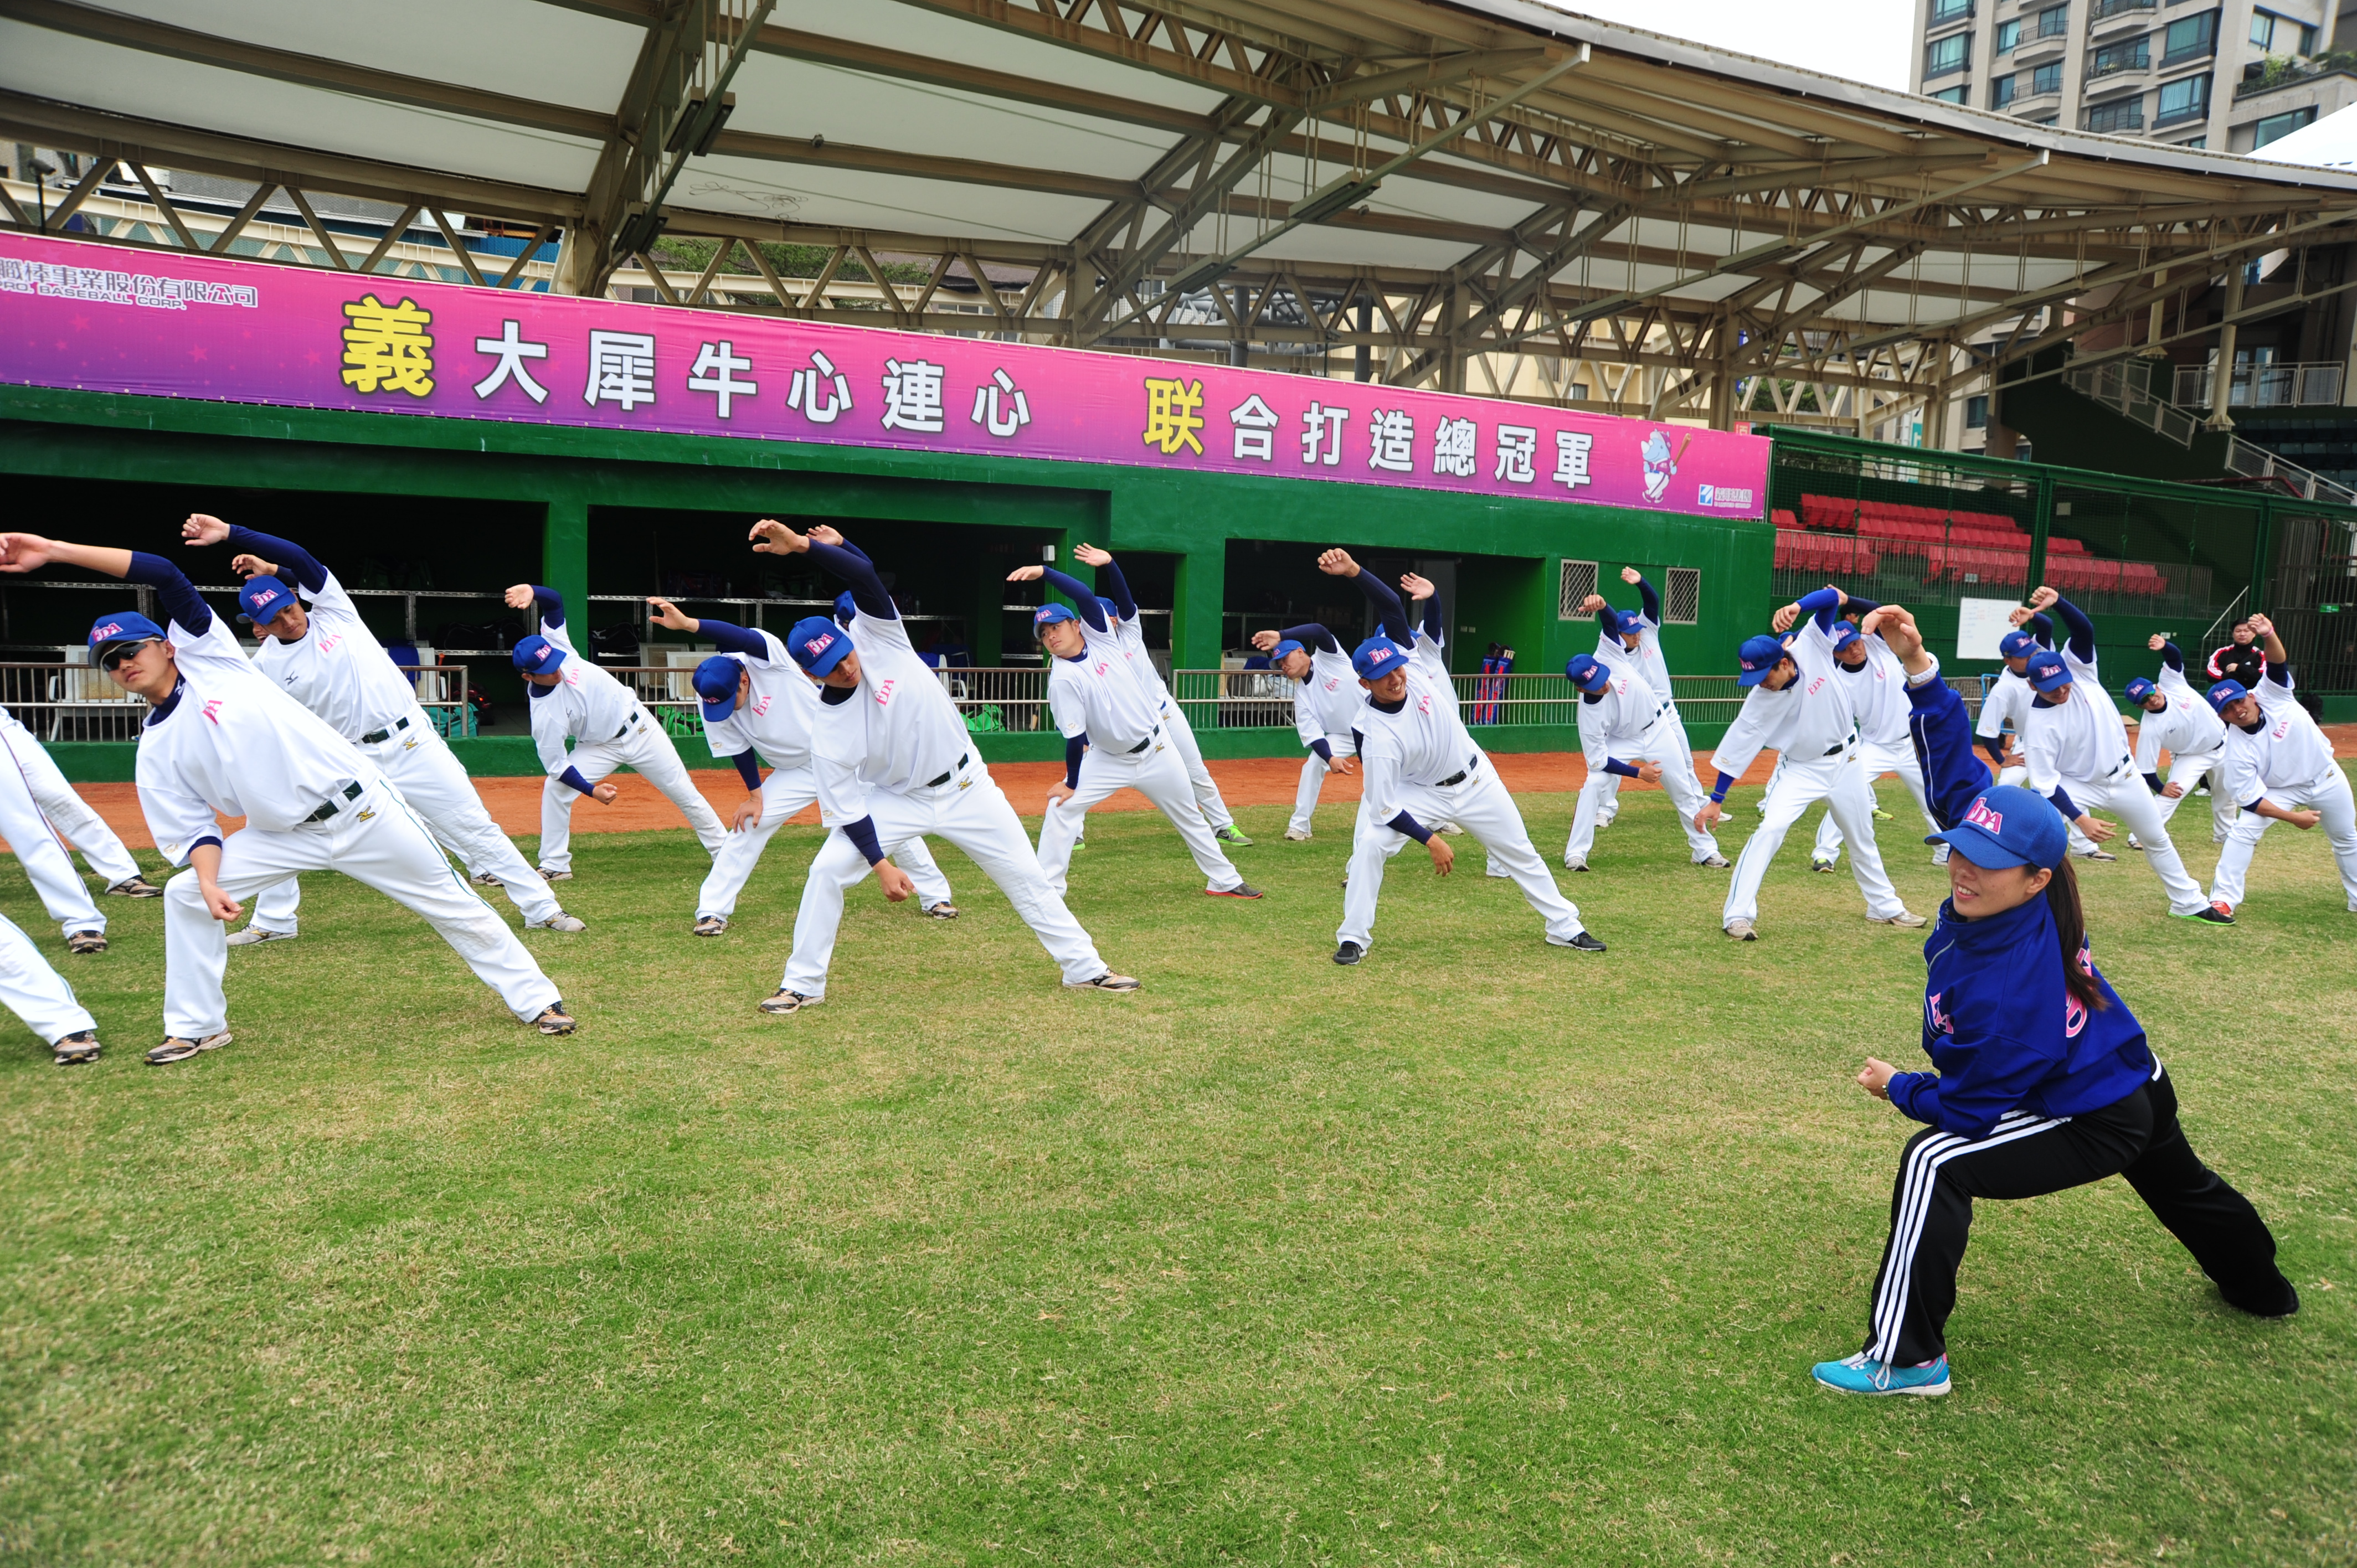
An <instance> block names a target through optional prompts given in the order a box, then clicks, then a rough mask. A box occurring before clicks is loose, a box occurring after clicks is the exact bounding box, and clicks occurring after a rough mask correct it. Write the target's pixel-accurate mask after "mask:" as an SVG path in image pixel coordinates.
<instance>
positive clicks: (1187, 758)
mask: <svg viewBox="0 0 2357 1568" xmlns="http://www.w3.org/2000/svg"><path fill="white" fill-rule="evenodd" d="M1113 627H1114V636H1115V637H1116V638H1118V639H1119V640H1120V642H1121V650H1122V654H1123V656H1124V657H1125V658H1126V659H1127V660H1129V668H1130V671H1131V673H1133V674H1134V675H1135V676H1136V677H1137V683H1138V684H1139V685H1140V686H1143V687H1144V688H1145V689H1146V700H1147V701H1149V702H1151V703H1154V704H1155V710H1154V711H1155V712H1156V713H1157V714H1159V715H1160V716H1161V719H1162V733H1163V734H1164V735H1165V736H1168V737H1169V740H1170V744H1171V746H1172V747H1173V748H1174V749H1176V750H1177V751H1178V753H1179V761H1180V762H1182V763H1184V764H1186V767H1187V781H1188V784H1189V787H1190V788H1192V789H1193V790H1194V792H1195V804H1196V806H1197V807H1199V808H1200V810H1201V811H1202V813H1203V820H1204V821H1205V822H1209V823H1211V831H1212V832H1214V833H1216V832H1219V831H1220V830H1221V829H1222V828H1228V827H1233V826H1234V825H1235V821H1236V819H1235V815H1234V813H1232V812H1231V811H1229V810H1228V803H1227V801H1225V800H1222V799H1221V798H1220V787H1219V785H1217V784H1216V783H1214V782H1212V779H1211V768H1209V767H1207V766H1205V764H1204V762H1203V747H1202V746H1201V745H1200V743H1199V742H1197V740H1196V739H1195V726H1194V725H1190V724H1189V723H1188V722H1187V714H1186V711H1185V710H1184V709H1182V708H1180V707H1179V700H1178V699H1177V698H1176V697H1173V696H1172V695H1171V694H1170V687H1169V686H1168V683H1166V682H1164V681H1163V679H1162V671H1159V670H1157V669H1156V668H1155V667H1154V655H1153V654H1152V653H1150V652H1148V651H1147V650H1146V634H1145V633H1144V632H1143V631H1141V630H1139V629H1138V625H1137V618H1136V617H1135V616H1132V617H1131V618H1128V619H1127V620H1115V621H1114V623H1113Z"/></svg>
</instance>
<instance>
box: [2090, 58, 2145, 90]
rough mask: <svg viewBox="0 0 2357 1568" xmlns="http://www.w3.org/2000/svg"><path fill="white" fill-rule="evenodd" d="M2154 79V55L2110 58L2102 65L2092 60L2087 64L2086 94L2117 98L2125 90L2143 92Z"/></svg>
mask: <svg viewBox="0 0 2357 1568" xmlns="http://www.w3.org/2000/svg"><path fill="white" fill-rule="evenodd" d="M2151 81H2152V57H2151V56H2149V55H2138V56H2137V57H2136V58H2135V59H2126V60H2110V61H2106V62H2105V63H2104V64H2102V65H2097V64H2094V63H2093V62H2092V61H2090V62H2089V64H2088V66H2087V81H2086V87H2085V90H2084V91H2085V93H2086V96H2087V97H2089V98H2116V97H2118V96H2119V95H2120V94H2121V93H2123V92H2141V91H2144V90H2145V88H2146V87H2147V86H2149V85H2150V84H2151Z"/></svg>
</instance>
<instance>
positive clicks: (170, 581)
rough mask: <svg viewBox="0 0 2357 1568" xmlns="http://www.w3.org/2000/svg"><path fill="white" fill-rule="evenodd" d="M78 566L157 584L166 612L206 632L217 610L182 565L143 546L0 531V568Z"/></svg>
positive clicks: (199, 632)
mask: <svg viewBox="0 0 2357 1568" xmlns="http://www.w3.org/2000/svg"><path fill="white" fill-rule="evenodd" d="M48 565H59V566H79V567H81V569H82V570H83V571H85V572H97V573H100V574H102V575H105V576H109V577H121V578H123V579H124V580H125V581H128V582H133V583H137V584H140V585H143V586H145V587H150V588H153V589H155V590H156V597H157V598H159V599H161V600H163V602H164V611H165V614H166V615H167V617H169V618H170V619H171V620H172V621H173V622H174V623H175V624H177V625H178V626H181V627H184V628H187V629H188V631H190V632H192V633H194V634H196V635H198V636H202V635H203V634H204V633H206V632H208V631H210V630H211V629H212V624H213V612H212V610H211V608H210V607H209V606H207V605H206V603H205V601H204V600H203V598H201V597H200V596H199V595H198V593H197V590H196V586H195V585H194V584H192V583H190V582H189V581H188V576H187V575H186V574H185V573H183V572H182V571H181V570H180V569H179V568H178V566H175V565H173V564H171V563H170V562H169V561H167V560H165V559H164V558H163V557H162V556H161V555H150V554H148V553H146V552H145V551H144V550H117V549H115V548H113V547H112V546H102V545H95V544H73V543H69V542H67V541H65V540H62V539H45V538H43V537H42V536H41V535H39V534H38V533H0V572H34V571H38V570H39V569H40V568H41V567H43V566H48Z"/></svg>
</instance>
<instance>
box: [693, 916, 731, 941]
mask: <svg viewBox="0 0 2357 1568" xmlns="http://www.w3.org/2000/svg"><path fill="white" fill-rule="evenodd" d="M726 929H728V917H727V916H726V915H698V916H697V917H696V918H695V934H696V935H697V936H699V937H716V936H718V935H719V934H720V933H721V932H723V931H725V930H726Z"/></svg>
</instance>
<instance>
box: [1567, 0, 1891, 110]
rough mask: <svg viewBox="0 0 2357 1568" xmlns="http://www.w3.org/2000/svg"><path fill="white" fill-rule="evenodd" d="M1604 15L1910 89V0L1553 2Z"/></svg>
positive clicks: (1657, 30) (1649, 29) (1604, 18)
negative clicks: (1908, 59) (1908, 55)
mask: <svg viewBox="0 0 2357 1568" xmlns="http://www.w3.org/2000/svg"><path fill="white" fill-rule="evenodd" d="M1547 3H1548V4H1550V5H1555V6H1557V7H1559V8H1560V9H1563V10H1566V11H1577V12H1581V13H1583V14H1584V15H1587V16H1594V17H1596V18H1598V20H1600V21H1606V22H1618V23H1620V24H1621V25H1622V26H1623V27H1642V28H1644V29H1645V30H1646V31H1647V32H1651V33H1668V34H1670V35H1671V36H1673V37H1674V38H1692V39H1694V40H1695V42H1696V43H1701V44H1707V45H1709V46H1711V47H1712V48H1722V49H1733V50H1735V51H1736V52H1737V53H1738V54H1747V55H1758V56H1760V58H1761V59H1774V60H1782V61H1784V62H1785V63H1786V64H1788V65H1798V66H1806V67H1807V68H1808V69H1809V70H1821V71H1824V73H1825V74H1826V75H1828V76H1846V77H1848V78H1849V79H1850V80H1851V81H1870V82H1872V83H1874V84H1875V85H1876V86H1877V87H1895V88H1897V89H1898V90H1899V91H1901V92H1904V91H1906V90H1907V58H1908V57H1907V48H1908V37H1909V34H1910V31H1911V30H1912V29H1913V27H1914V24H1915V7H1914V6H1913V5H1910V3H1909V0H1547Z"/></svg>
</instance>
